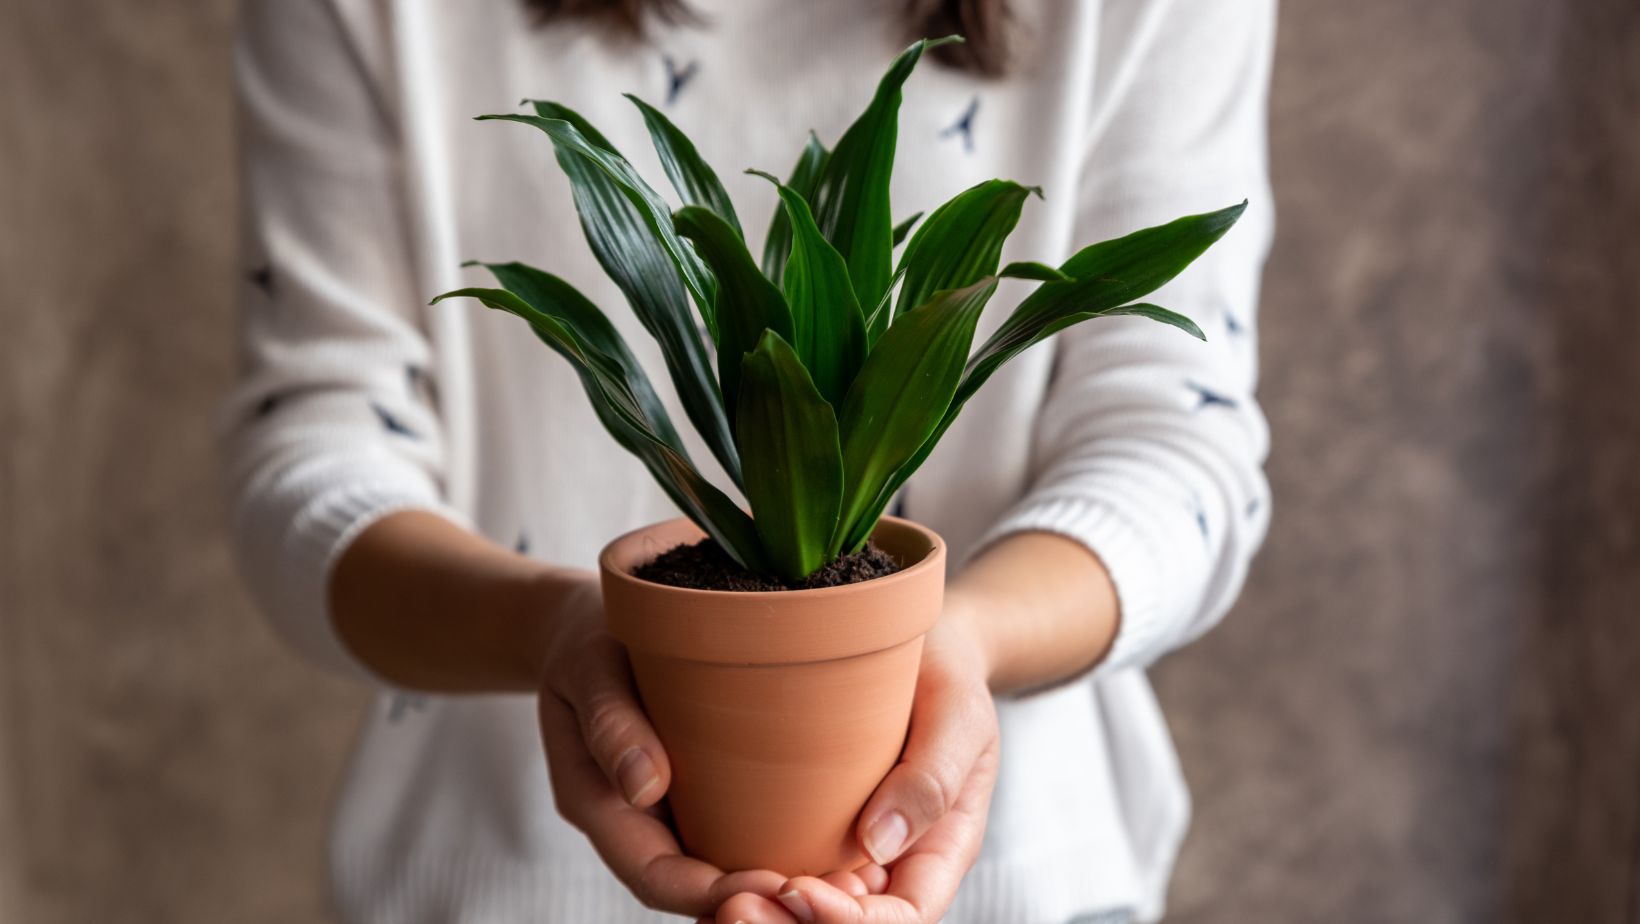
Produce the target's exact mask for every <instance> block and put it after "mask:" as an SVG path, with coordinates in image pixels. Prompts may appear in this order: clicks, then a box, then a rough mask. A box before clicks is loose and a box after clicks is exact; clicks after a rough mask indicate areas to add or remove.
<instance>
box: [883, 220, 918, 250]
mask: <svg viewBox="0 0 1640 924" xmlns="http://www.w3.org/2000/svg"><path fill="white" fill-rule="evenodd" d="M922 217H923V213H921V212H918V213H916V214H915V215H912V216H911V217H910V218H907V219H906V220H905V221H902V222H900V223H899V224H897V225H895V226H894V233H893V235H891V237H892V240H893V241H894V246H895V247H898V246H900V245H901V244H904V243H905V239H906V237H907V236H909V235H910V234H911V229H912V228H915V227H916V226H917V220H918V219H920V218H922Z"/></svg>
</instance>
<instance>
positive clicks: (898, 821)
mask: <svg viewBox="0 0 1640 924" xmlns="http://www.w3.org/2000/svg"><path fill="white" fill-rule="evenodd" d="M910 833H911V825H910V824H908V823H907V822H906V820H905V816H904V815H901V814H900V813H899V812H889V813H888V814H886V815H883V816H882V817H880V818H878V819H877V820H876V821H874V822H872V823H871V827H870V828H868V829H866V853H869V854H871V859H872V860H874V861H876V863H877V865H878V866H882V865H883V864H885V863H887V862H888V861H890V860H892V859H894V858H895V857H897V856H899V855H900V848H902V847H904V846H905V839H906V836H907V835H909V834H910Z"/></svg>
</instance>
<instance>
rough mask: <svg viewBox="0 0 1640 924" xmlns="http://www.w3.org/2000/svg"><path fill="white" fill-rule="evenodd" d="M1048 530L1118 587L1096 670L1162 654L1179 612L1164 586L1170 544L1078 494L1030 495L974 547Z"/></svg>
mask: <svg viewBox="0 0 1640 924" xmlns="http://www.w3.org/2000/svg"><path fill="white" fill-rule="evenodd" d="M1024 532H1047V533H1054V534H1056V535H1060V536H1064V537H1066V538H1068V539H1074V540H1075V541H1077V542H1080V543H1082V544H1083V545H1084V546H1086V547H1087V548H1088V550H1089V551H1091V552H1092V553H1093V554H1094V555H1096V556H1098V558H1099V560H1100V562H1102V563H1103V564H1104V566H1105V570H1106V572H1108V573H1109V574H1110V580H1111V584H1112V585H1114V586H1115V588H1116V600H1117V607H1118V610H1119V614H1120V615H1119V621H1118V623H1117V629H1116V641H1115V643H1114V644H1113V645H1112V646H1111V650H1110V654H1109V655H1108V656H1107V657H1106V658H1105V659H1104V661H1102V662H1100V664H1099V666H1098V668H1096V670H1097V671H1099V672H1104V671H1111V670H1120V669H1121V668H1124V667H1131V666H1134V665H1140V666H1143V665H1146V664H1148V663H1150V662H1151V661H1152V660H1154V659H1155V658H1156V657H1158V656H1159V655H1160V654H1161V653H1162V652H1163V651H1165V650H1166V645H1167V640H1168V639H1169V638H1170V637H1171V636H1172V634H1173V629H1174V625H1173V620H1172V619H1170V618H1169V614H1170V613H1172V612H1176V611H1177V607H1176V606H1174V605H1173V604H1174V602H1175V601H1174V596H1175V595H1174V594H1173V593H1171V592H1170V588H1169V585H1168V580H1167V579H1168V568H1167V567H1166V565H1167V562H1168V561H1169V558H1170V556H1169V555H1168V554H1167V548H1168V545H1169V543H1168V542H1167V540H1166V539H1165V538H1163V537H1161V536H1159V535H1153V534H1151V533H1149V532H1147V531H1146V530H1144V529H1142V528H1140V526H1139V525H1138V524H1137V523H1136V522H1134V521H1133V520H1132V519H1131V518H1129V517H1128V516H1127V515H1125V514H1124V513H1123V512H1122V511H1121V510H1120V509H1118V508H1116V507H1114V506H1112V505H1111V504H1108V503H1106V502H1103V501H1100V500H1097V499H1094V498H1089V497H1082V496H1077V495H1058V496H1033V497H1027V498H1026V499H1025V501H1024V502H1022V503H1021V504H1019V505H1018V506H1016V507H1015V508H1014V509H1013V510H1011V511H1009V512H1008V513H1007V514H1005V515H1004V516H1003V518H1002V519H1001V520H1000V521H998V522H997V523H996V524H995V525H994V526H992V527H991V529H990V530H989V531H988V532H987V533H986V534H985V536H984V538H982V539H981V540H980V542H979V544H978V545H977V546H976V548H984V547H986V546H988V545H990V544H991V543H993V542H996V541H998V540H1000V539H1002V538H1004V537H1006V536H1008V535H1011V534H1015V533H1024Z"/></svg>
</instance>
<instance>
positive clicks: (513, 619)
mask: <svg viewBox="0 0 1640 924" xmlns="http://www.w3.org/2000/svg"><path fill="white" fill-rule="evenodd" d="M593 587H594V585H593V576H592V575H591V574H590V573H588V572H584V571H576V570H571V569H567V568H554V567H552V566H549V565H544V564H542V563H540V562H535V561H531V560H530V559H528V558H525V557H524V556H522V555H517V554H514V553H513V552H510V551H508V550H506V549H503V548H501V547H499V546H496V545H495V544H493V543H491V542H489V541H487V540H485V539H484V538H483V537H481V536H477V535H475V534H473V533H471V532H468V531H467V530H465V529H463V528H461V527H460V526H457V525H456V524H454V523H452V522H450V521H449V520H446V519H444V518H443V517H440V516H437V515H435V514H431V513H426V512H423V511H414V510H411V511H404V512H400V513H394V514H389V515H388V516H385V517H383V518H382V519H380V520H378V521H377V522H375V523H373V524H371V525H370V526H369V527H368V528H367V529H365V531H364V532H362V533H360V534H359V536H358V538H357V539H355V540H354V541H353V542H352V543H351V544H349V546H348V547H347V549H346V551H344V552H343V553H342V556H341V558H340V559H339V560H338V561H337V563H336V566H335V569H334V571H333V572H332V574H331V578H330V587H329V593H330V612H331V619H332V620H333V621H334V623H335V626H336V631H337V634H338V635H339V636H341V638H342V641H343V642H344V643H345V644H346V645H347V647H348V649H349V650H350V651H351V652H352V653H353V654H354V655H355V656H356V657H358V658H359V660H361V661H362V662H364V664H365V665H366V666H367V667H368V668H370V669H371V670H372V671H373V672H374V673H376V674H377V675H379V676H381V677H383V678H385V679H386V680H388V681H389V682H392V683H394V684H398V685H400V686H404V687H407V688H411V689H420V690H431V691H439V692H466V693H478V692H507V691H518V692H534V691H535V690H536V689H537V687H538V686H539V683H540V679H541V663H542V659H543V657H544V655H545V649H546V639H547V633H548V629H549V627H550V623H551V620H552V618H553V616H554V614H555V613H556V612H557V611H558V610H559V609H560V608H561V607H562V606H563V604H564V603H565V602H566V601H567V600H568V599H570V597H571V596H573V595H576V594H584V593H588V592H590V590H589V589H590V588H593Z"/></svg>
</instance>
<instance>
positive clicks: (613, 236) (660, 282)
mask: <svg viewBox="0 0 1640 924" xmlns="http://www.w3.org/2000/svg"><path fill="white" fill-rule="evenodd" d="M535 109H536V112H537V113H538V114H540V115H541V116H542V117H544V118H554V119H561V120H563V121H565V122H568V123H570V124H571V125H572V126H574V127H575V129H576V130H577V131H579V132H580V133H581V135H582V136H583V137H585V138H586V139H587V141H588V142H590V143H592V144H595V145H597V146H598V147H600V148H603V149H604V150H606V151H608V152H609V153H611V154H613V155H615V156H617V157H618V156H620V152H618V151H616V150H615V149H614V148H613V147H611V146H610V145H609V143H608V142H607V141H606V140H605V139H604V137H603V135H601V134H599V132H598V130H597V129H595V128H594V127H593V126H592V125H591V124H590V123H589V122H587V121H586V120H585V119H583V118H582V117H581V116H580V114H579V113H577V112H575V111H574V110H571V109H569V108H568V107H566V106H561V105H559V104H557V103H552V102H544V101H543V102H537V103H535ZM555 154H556V157H557V159H558V165H559V166H560V167H561V168H562V169H563V171H564V173H565V175H567V176H568V177H569V183H570V191H571V192H572V193H573V194H574V196H575V210H576V212H577V213H579V215H580V218H581V230H582V232H583V233H584V234H585V236H586V240H587V246H588V247H590V248H591V250H592V255H593V256H594V257H595V258H596V259H597V260H598V264H599V265H600V266H602V267H603V268H604V272H605V273H606V274H608V276H609V278H610V279H611V280H613V281H614V283H615V285H616V286H617V287H618V288H619V289H620V290H621V292H622V293H623V294H625V295H626V300H627V303H628V304H630V305H631V306H632V312H633V314H635V315H637V317H638V320H639V321H640V322H641V323H642V324H643V326H644V329H645V330H647V331H648V332H649V335H650V336H652V337H654V338H655V341H656V342H657V343H658V344H660V348H661V357H662V358H663V359H664V360H665V362H666V371H667V373H668V375H669V376H670V377H671V379H672V385H673V387H674V388H676V389H677V392H678V398H679V400H680V401H681V402H682V403H683V410H684V413H685V414H687V415H688V416H689V420H690V422H691V423H693V424H694V426H695V430H696V431H697V432H698V433H700V435H701V437H702V438H703V439H704V440H705V441H706V445H707V447H708V448H710V449H711V450H712V455H714V456H716V457H717V460H718V462H719V464H721V465H722V466H723V469H724V471H725V472H727V473H728V475H729V477H730V479H731V480H733V481H734V483H735V484H736V485H739V484H741V474H740V456H739V455H738V453H736V451H735V443H734V437H733V435H732V434H731V433H730V431H729V421H728V417H727V416H726V415H725V414H724V410H723V398H722V396H721V395H719V394H718V388H717V381H716V379H715V377H714V375H713V373H712V366H711V361H710V359H709V358H708V356H707V352H706V347H705V345H704V344H702V343H701V337H700V332H699V331H698V330H697V329H696V327H695V322H694V313H693V312H692V311H691V309H690V307H689V296H688V295H687V294H686V293H685V291H684V287H683V282H682V280H681V278H680V277H679V275H678V270H677V265H676V264H675V263H674V262H673V261H672V258H671V257H670V256H668V254H667V251H666V247H665V246H664V244H663V243H662V241H661V238H660V236H659V235H657V234H656V233H655V231H654V229H653V227H652V226H651V225H650V223H649V220H648V218H647V217H646V215H645V212H644V210H643V209H642V208H640V207H639V206H638V205H635V204H634V202H633V200H632V199H630V198H629V197H628V196H627V194H626V192H625V191H624V190H623V189H622V187H621V185H620V184H619V183H618V182H616V181H615V180H614V179H613V178H612V177H610V175H609V174H608V173H607V172H605V171H604V169H603V168H602V167H600V166H598V165H597V164H596V163H595V162H593V161H592V160H590V159H589V158H587V157H586V156H584V155H582V154H579V153H576V151H574V150H573V149H571V148H569V147H567V146H562V145H559V146H555ZM667 228H668V230H670V228H671V224H670V220H668V225H667ZM502 285H504V286H505V285H507V284H506V283H505V282H503V283H502ZM507 287H508V288H511V286H507ZM708 307H710V306H708Z"/></svg>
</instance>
